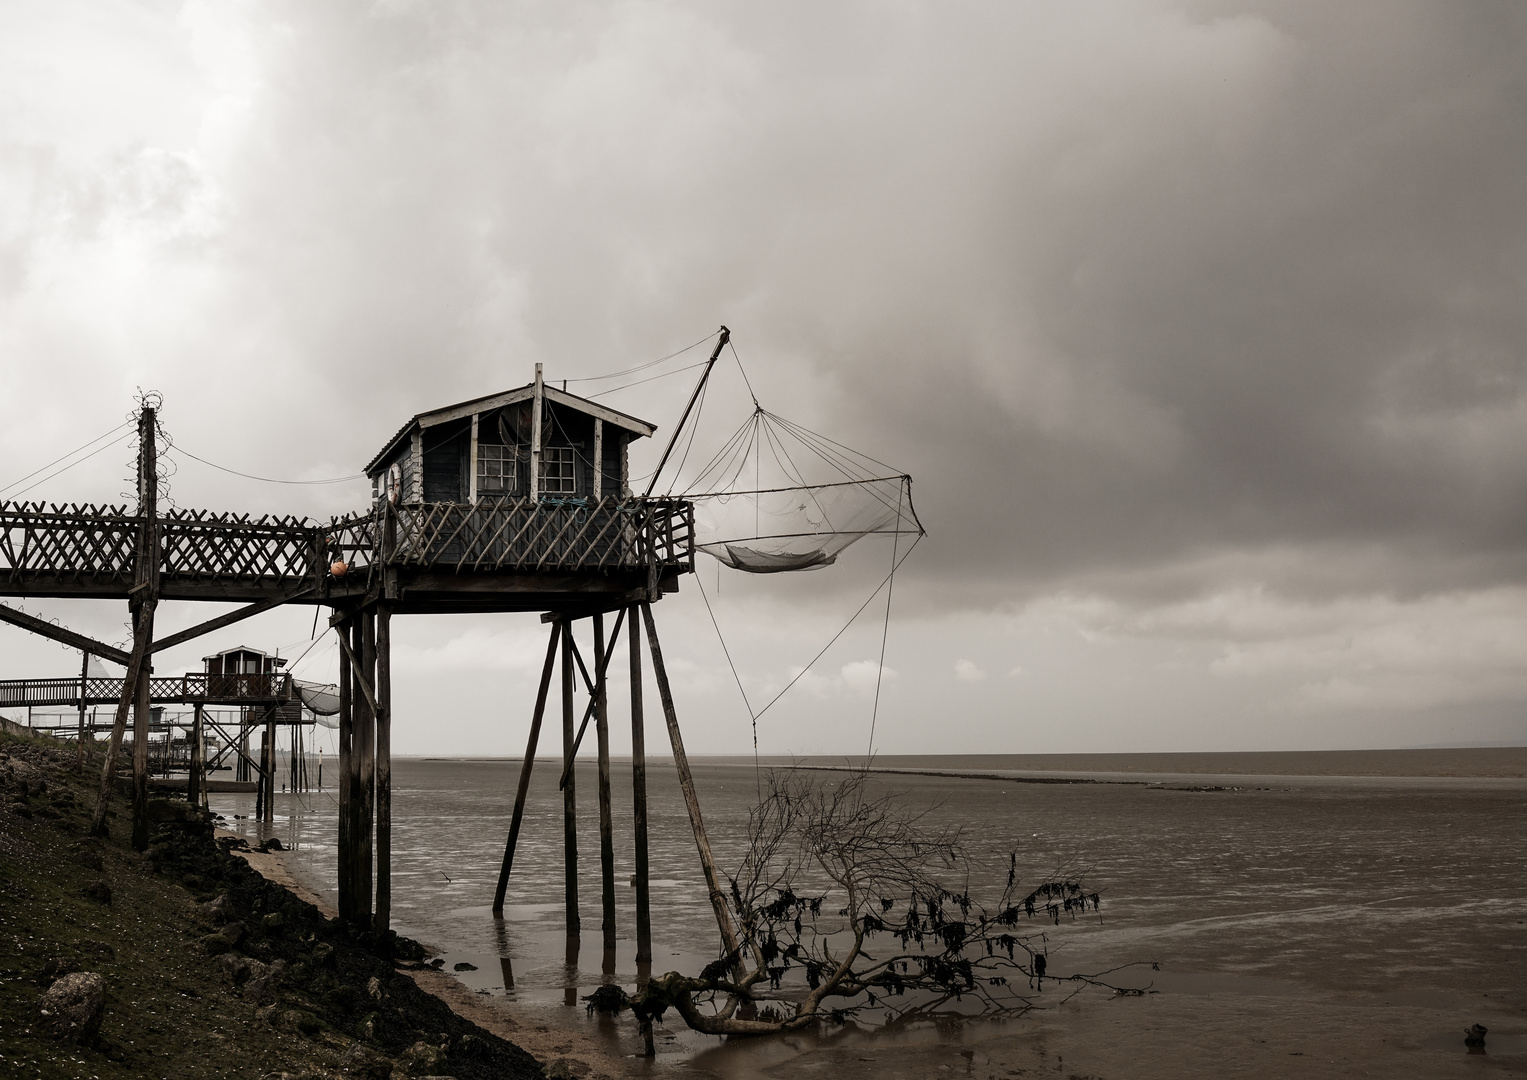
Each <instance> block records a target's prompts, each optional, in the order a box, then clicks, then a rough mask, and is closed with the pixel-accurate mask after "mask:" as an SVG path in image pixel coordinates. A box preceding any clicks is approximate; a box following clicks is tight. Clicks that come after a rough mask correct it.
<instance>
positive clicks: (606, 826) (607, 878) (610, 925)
mask: <svg viewBox="0 0 1527 1080" xmlns="http://www.w3.org/2000/svg"><path fill="white" fill-rule="evenodd" d="M593 621H594V734H595V735H596V736H597V738H598V743H599V877H600V884H601V886H602V888H601V890H600V901H601V904H602V908H603V911H602V916H603V917H602V919H601V921H600V927H601V929H602V930H603V935H604V954H605V960H606V962H607V963H612V962H613V960H614V956H615V825H614V821H613V810H612V808H611V806H610V703H609V699H608V697H607V695H606V693H605V668H606V667H608V666H609V662H610V658H609V656H607V655H606V653H605V642H604V616H603V615H601V614H596V615H595V616H594V620H593ZM611 644H612V645H613V644H614V643H613V642H611Z"/></svg>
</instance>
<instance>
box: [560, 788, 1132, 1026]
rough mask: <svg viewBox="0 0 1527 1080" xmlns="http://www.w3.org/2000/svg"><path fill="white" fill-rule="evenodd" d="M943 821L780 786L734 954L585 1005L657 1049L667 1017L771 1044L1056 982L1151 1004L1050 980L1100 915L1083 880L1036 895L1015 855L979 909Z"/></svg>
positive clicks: (1025, 998) (854, 796)
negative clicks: (621, 1015) (1058, 947)
mask: <svg viewBox="0 0 1527 1080" xmlns="http://www.w3.org/2000/svg"><path fill="white" fill-rule="evenodd" d="M930 814H931V810H930V809H926V808H923V809H919V808H916V807H912V806H909V805H908V804H906V803H905V802H904V801H903V800H902V799H901V798H899V797H898V796H897V795H896V794H894V793H879V794H876V793H875V792H874V791H872V790H871V787H870V778H869V776H868V775H867V774H865V773H852V774H849V775H848V776H847V777H846V778H842V779H837V780H831V779H824V778H823V777H822V775H821V774H815V773H811V774H808V773H803V772H799V771H795V770H785V771H781V772H775V773H771V774H770V775H769V777H768V790H767V794H766V796H765V797H764V798H763V799H762V800H761V802H760V804H759V806H758V807H757V808H756V809H755V810H754V811H753V814H752V819H751V822H750V826H749V841H750V843H749V847H748V851H747V854H746V857H745V858H744V860H743V863H742V865H741V867H740V868H739V871H738V873H737V875H736V876H735V877H734V878H732V879H731V881H730V891H731V897H730V900H731V906H732V908H733V914H734V917H735V920H736V923H737V940H738V949H737V951H736V952H735V953H732V954H730V955H725V956H721V957H718V958H717V959H716V960H715V961H714V962H712V963H711V964H709V965H707V966H706V967H705V969H704V970H702V971H701V972H699V973H698V974H697V975H683V974H681V973H679V972H669V973H667V974H665V975H662V976H659V977H656V978H653V979H651V980H649V981H648V982H647V983H646V984H645V985H644V986H641V987H639V988H638V989H637V992H636V993H634V994H627V993H626V992H625V991H624V990H622V989H621V988H619V987H614V986H606V987H602V988H600V990H599V991H598V992H596V993H595V994H593V995H590V996H589V997H588V998H586V999H585V1000H586V1001H588V1003H589V1008H590V1010H598V1011H602V1012H607V1013H613V1012H618V1011H620V1010H621V1009H623V1008H626V1007H629V1008H631V1009H632V1010H633V1012H634V1013H635V1015H636V1017H637V1019H638V1022H639V1024H640V1025H641V1028H642V1030H643V1032H644V1034H646V1036H647V1040H648V1046H649V1049H650V1047H651V1025H652V1023H653V1022H654V1021H655V1020H658V1019H660V1018H661V1017H662V1016H663V1015H664V1014H665V1013H666V1012H667V1011H668V1010H669V1009H672V1010H674V1011H676V1012H678V1013H679V1015H680V1016H682V1017H683V1019H684V1022H685V1023H686V1024H688V1025H689V1026H690V1027H691V1028H693V1029H695V1030H696V1031H700V1032H704V1033H706V1034H712V1035H766V1034H773V1033H777V1032H788V1031H797V1030H800V1029H803V1028H806V1027H810V1026H812V1025H816V1024H819V1023H822V1022H824V1021H825V1022H830V1023H844V1022H846V1021H848V1020H849V1019H851V1018H857V1017H865V1016H867V1015H868V1014H873V1015H874V1016H875V1017H877V1018H880V1019H882V1020H883V1022H885V1023H887V1024H891V1025H897V1024H906V1023H909V1022H912V1021H915V1020H918V1019H934V1018H938V1017H941V1016H950V1015H959V1016H962V1017H970V1016H976V1015H988V1014H1013V1013H1017V1012H1022V1011H1025V1010H1027V1009H1029V1008H1031V1007H1033V1004H1034V997H1033V996H1034V995H1036V994H1038V993H1042V992H1043V989H1044V984H1045V982H1046V981H1049V982H1051V983H1053V984H1067V985H1068V987H1069V988H1073V989H1080V988H1081V987H1083V986H1087V985H1098V986H1108V987H1109V988H1110V989H1114V990H1117V991H1119V992H1121V993H1136V992H1138V991H1137V990H1133V989H1130V988H1124V987H1114V986H1111V984H1109V983H1107V982H1106V981H1104V980H1105V977H1106V976H1108V975H1109V974H1110V973H1109V972H1102V973H1098V974H1092V975H1068V976H1065V977H1057V976H1055V975H1052V974H1051V973H1050V972H1049V970H1048V963H1047V960H1048V953H1049V948H1050V944H1049V932H1050V931H1053V929H1054V928H1055V927H1057V926H1059V924H1061V923H1062V922H1063V921H1066V922H1069V921H1074V920H1077V919H1080V918H1083V917H1087V918H1099V919H1100V918H1101V914H1100V911H1101V897H1100V895H1099V893H1098V892H1097V891H1094V890H1090V889H1089V888H1088V887H1087V886H1086V885H1084V884H1083V882H1082V881H1081V880H1080V878H1081V875H1080V874H1076V873H1073V874H1065V873H1062V874H1058V875H1054V876H1051V877H1047V878H1046V879H1045V880H1043V881H1040V882H1038V883H1037V884H1033V885H1027V884H1024V883H1022V882H1021V881H1020V880H1019V875H1018V864H1017V856H1016V854H1009V856H1008V867H1007V883H1006V886H1005V888H1002V889H1001V890H1000V893H999V895H997V896H995V897H993V898H990V899H989V900H988V901H987V902H984V903H983V902H980V901H978V900H977V899H976V898H973V897H972V896H971V894H970V884H969V883H970V879H971V866H970V865H969V863H968V862H967V859H966V853H965V845H964V843H963V838H962V836H961V834H960V831H959V830H958V829H953V828H948V827H943V826H938V825H936V824H934V823H933V822H932V820H931V817H930ZM956 883H958V885H956ZM1115 970H1118V969H1115Z"/></svg>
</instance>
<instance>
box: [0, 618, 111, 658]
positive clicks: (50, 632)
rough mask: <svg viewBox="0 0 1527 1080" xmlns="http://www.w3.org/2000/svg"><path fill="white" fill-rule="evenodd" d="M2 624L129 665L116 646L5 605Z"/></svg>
mask: <svg viewBox="0 0 1527 1080" xmlns="http://www.w3.org/2000/svg"><path fill="white" fill-rule="evenodd" d="M0 622H8V623H10V624H11V625H13V626H19V627H21V628H22V629H23V630H30V631H31V632H32V633H34V634H41V635H42V636H43V637H45V638H52V639H53V640H54V641H57V642H61V643H63V644H65V645H70V646H73V647H74V648H76V649H82V650H84V651H85V652H88V653H90V654H91V655H92V656H99V657H100V658H101V659H103V660H110V661H111V662H112V663H114V664H122V665H123V666H124V667H125V666H126V665H127V661H128V654H127V653H125V652H123V651H122V650H121V649H118V648H116V647H115V646H112V645H108V644H106V643H105V642H104V641H97V640H95V638H88V637H86V636H85V635H84V634H76V633H75V632H74V631H73V630H65V629H64V628H63V627H62V626H54V625H53V624H52V623H50V622H45V621H43V620H42V619H39V618H37V617H36V616H35V615H28V614H27V613H26V612H24V611H17V610H16V609H15V608H11V607H6V606H5V605H4V604H0Z"/></svg>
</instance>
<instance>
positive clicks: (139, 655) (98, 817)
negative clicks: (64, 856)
mask: <svg viewBox="0 0 1527 1080" xmlns="http://www.w3.org/2000/svg"><path fill="white" fill-rule="evenodd" d="M153 607H154V605H153V601H152V600H149V601H145V602H144V603H143V604H142V605H140V606H139V607H138V610H137V612H136V613H135V614H136V618H135V619H134V630H133V652H132V655H131V656H130V657H129V658H128V661H127V675H126V677H124V678H123V680H122V697H121V699H120V700H119V701H118V702H117V715H116V717H115V719H114V720H113V721H112V724H111V741H110V742H109V743H107V745H106V756H105V759H104V760H103V761H102V762H101V786H100V790H99V791H98V792H97V793H96V800H95V812H94V813H93V814H92V815H91V818H90V834H91V835H92V836H105V835H106V811H107V810H108V809H110V805H111V789H112V785H113V784H115V783H116V779H117V757H118V756H119V755H120V754H121V752H122V736H123V734H124V733H125V732H126V731H127V710H128V707H129V706H130V705H131V704H132V702H133V701H134V699H135V698H136V696H137V687H138V676H139V674H141V673H142V671H143V668H144V661H145V660H146V659H147V658H148V650H149V646H150V645H151V644H152V643H153V638H154V619H153Z"/></svg>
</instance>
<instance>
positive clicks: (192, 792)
mask: <svg viewBox="0 0 1527 1080" xmlns="http://www.w3.org/2000/svg"><path fill="white" fill-rule="evenodd" d="M204 738H205V731H204V730H203V725H202V706H201V703H200V702H197V703H196V704H195V705H194V706H193V707H192V714H191V769H190V772H189V773H187V774H186V802H188V803H190V804H191V805H192V806H201V802H202V792H203V791H204V790H205V789H206V783H207V761H206V748H205V746H204V744H203V740H204Z"/></svg>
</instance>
